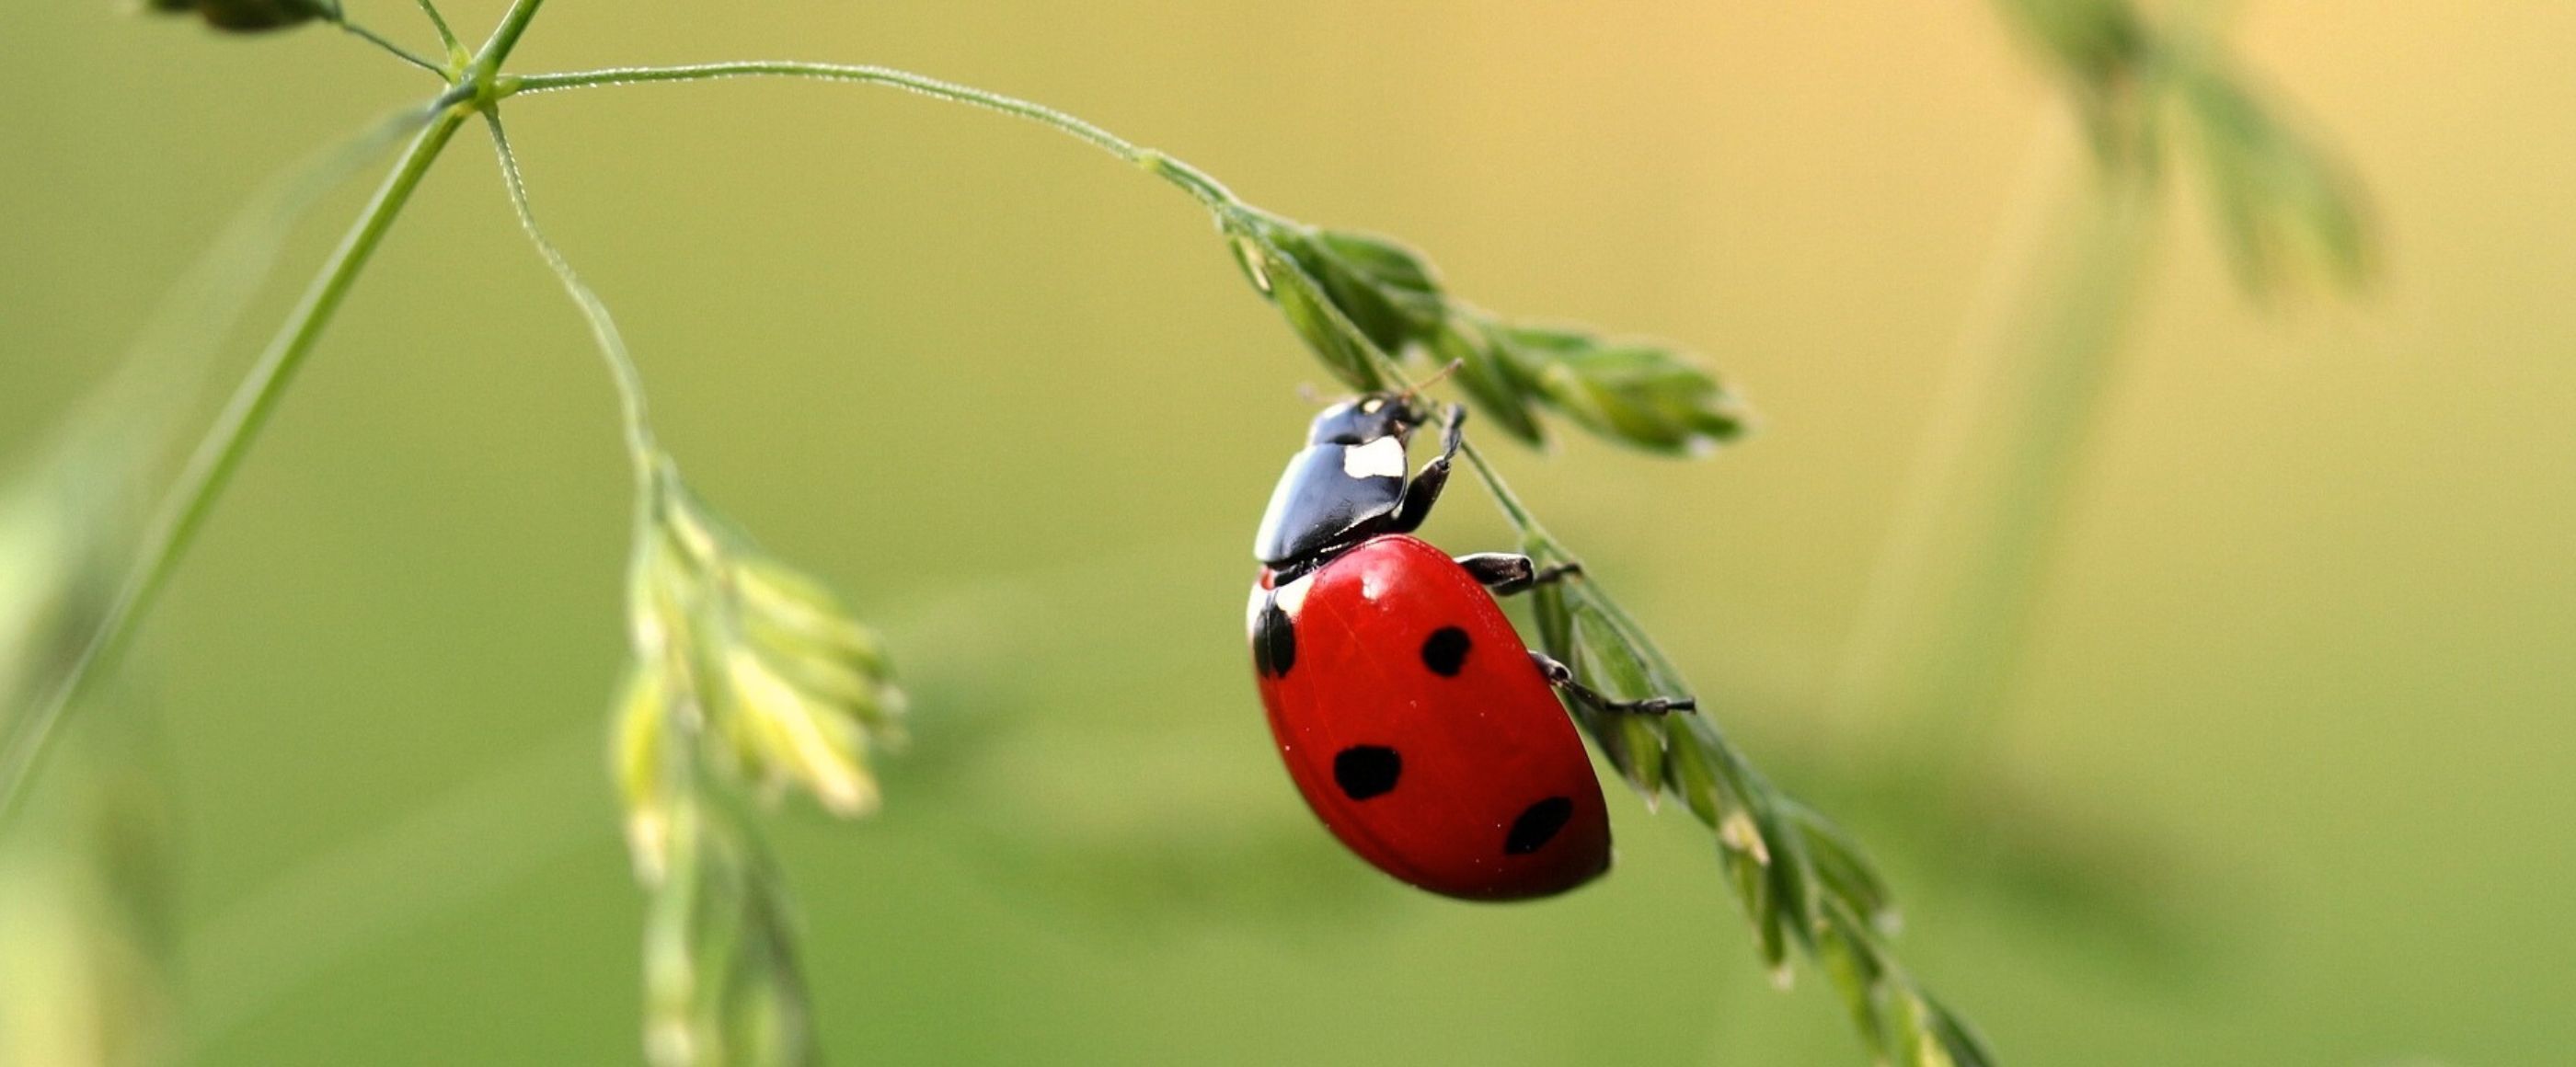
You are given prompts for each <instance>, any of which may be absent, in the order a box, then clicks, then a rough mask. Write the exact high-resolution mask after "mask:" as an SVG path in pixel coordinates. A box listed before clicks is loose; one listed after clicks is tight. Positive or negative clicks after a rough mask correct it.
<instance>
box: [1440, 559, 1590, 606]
mask: <svg viewBox="0 0 2576 1067" xmlns="http://www.w3.org/2000/svg"><path fill="white" fill-rule="evenodd" d="M1458 565H1459V566H1461V567H1464V568H1466V569H1467V573H1468V574H1471V575H1474V576H1475V578H1476V581H1477V583H1478V584H1481V585H1483V586H1484V587H1485V588H1487V589H1490V590H1492V591H1493V593H1494V595H1495V596H1498V597H1499V596H1510V595H1512V594H1514V593H1522V592H1527V591H1529V589H1530V588H1531V587H1533V586H1541V585H1546V584H1548V583H1549V582H1554V581H1560V580H1563V579H1564V578H1565V577H1566V576H1568V575H1574V574H1581V573H1583V565H1582V564H1580V563H1555V564H1550V565H1548V566H1545V567H1540V566H1537V565H1535V564H1532V563H1531V562H1530V558H1529V557H1528V556H1524V555H1520V554H1518V553H1515V552H1478V553H1475V554H1473V555H1467V556H1460V557H1458Z"/></svg>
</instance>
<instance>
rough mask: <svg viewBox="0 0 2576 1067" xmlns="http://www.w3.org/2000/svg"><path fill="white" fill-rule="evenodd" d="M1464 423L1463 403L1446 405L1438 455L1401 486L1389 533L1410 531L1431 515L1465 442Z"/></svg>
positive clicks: (1465, 416)
mask: <svg viewBox="0 0 2576 1067" xmlns="http://www.w3.org/2000/svg"><path fill="white" fill-rule="evenodd" d="M1466 424H1467V409H1466V407H1465V406H1464V405H1460V404H1451V405H1449V417H1448V418H1447V419H1446V420H1444V421H1443V422H1442V423H1441V426H1440V454H1439V455H1436V456H1433V457H1431V461H1430V462H1428V463H1425V464H1423V465H1422V473H1420V474H1416V475H1414V476H1413V481H1412V482H1411V483H1409V484H1407V485H1406V486H1405V487H1404V500H1403V501H1402V502H1400V503H1398V504H1396V506H1395V513H1394V514H1392V515H1389V516H1387V522H1386V528H1387V530H1388V531H1389V532H1392V533H1412V532H1413V531H1415V530H1417V529H1420V528H1421V527H1422V522H1423V520H1425V519H1428V518H1430V517H1431V505H1433V504H1437V503H1439V502H1440V490H1442V489H1445V488H1447V487H1448V485H1449V464H1450V462H1451V461H1452V460H1455V459H1456V458H1457V457H1458V448H1459V446H1460V445H1463V444H1465V443H1466V441H1467V437H1466V434H1465V432H1464V430H1463V427H1465V426H1466Z"/></svg>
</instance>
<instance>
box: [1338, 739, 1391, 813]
mask: <svg viewBox="0 0 2576 1067" xmlns="http://www.w3.org/2000/svg"><path fill="white" fill-rule="evenodd" d="M1403 774H1404V757H1402V756H1399V755H1396V754H1395V750H1394V749H1391V748H1387V747H1385V746H1383V745H1352V746H1351V747H1349V748H1346V749H1343V750H1342V751H1341V753H1340V754H1339V755H1336V756H1334V757H1333V783H1334V784H1336V785H1339V786H1341V787H1342V795H1343V796H1346V797H1349V798H1351V799H1353V800H1367V799H1368V798H1370V797H1374V796H1384V795H1386V794H1387V793H1389V792H1391V791H1393V790H1394V789H1395V780H1396V779H1397V778H1398V777H1400V776H1402V775H1403Z"/></svg>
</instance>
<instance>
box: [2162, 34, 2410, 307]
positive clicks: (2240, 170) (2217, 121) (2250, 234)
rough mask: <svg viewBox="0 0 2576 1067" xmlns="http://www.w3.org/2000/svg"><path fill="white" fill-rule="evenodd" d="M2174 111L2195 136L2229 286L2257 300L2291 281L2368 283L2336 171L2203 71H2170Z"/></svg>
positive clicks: (2357, 205)
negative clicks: (2177, 105) (2230, 270)
mask: <svg viewBox="0 0 2576 1067" xmlns="http://www.w3.org/2000/svg"><path fill="white" fill-rule="evenodd" d="M2175 79H2176V81H2177V82H2178V83H2179V93H2180V96H2181V99H2182V103H2183V111H2184V113H2185V114H2186V115H2188V116H2189V117H2190V118H2191V119H2192V125H2193V127H2194V128H2195V129H2196V130H2197V131H2198V132H2199V134H2200V141H2199V143H2200V159H2201V165H2202V169H2203V171H2204V172H2205V173H2206V174H2207V176H2208V181H2209V190H2210V196H2211V198H2212V199H2213V200H2214V201H2215V202H2216V203H2215V205H2214V206H2215V209H2216V211H2217V212H2218V221H2219V228H2220V232H2221V233H2222V234H2224V235H2225V237H2226V239H2227V246H2228V250H2229V252H2230V253H2231V255H2230V258H2229V262H2230V264H2231V265H2232V266H2234V268H2235V270H2236V276H2237V280H2238V282H2239V283H2240V284H2241V285H2242V286H2243V287H2244V288H2245V290H2246V291H2247V292H2249V293H2252V294H2254V295H2255V296H2257V297H2265V296H2269V295H2272V294H2273V293H2275V292H2278V291H2279V290H2281V289H2282V288H2284V287H2285V286H2286V285H2287V284H2289V283H2290V282H2291V281H2293V280H2295V279H2296V278H2297V277H2298V276H2301V275H2305V274H2318V275H2322V276H2323V279H2324V281H2325V282H2327V283H2328V284H2329V285H2331V286H2333V287H2336V288H2340V289H2346V290H2351V289H2357V288H2359V287H2360V286H2361V285H2362V284H2363V283H2364V282H2365V281H2367V280H2368V278H2369V276H2370V273H2371V269H2372V265H2373V263H2372V261H2373V258H2374V257H2373V254H2372V249H2371V243H2372V238H2371V228H2370V225H2369V222H2368V217H2367V215H2366V213H2365V211H2364V209H2363V207H2362V204H2361V191H2360V183H2359V182H2358V181H2356V180H2354V179H2353V177H2352V176H2351V174H2350V173H2349V172H2348V171H2347V170H2346V169H2345V168H2344V166H2343V164H2342V163H2341V161H2339V160H2336V159H2334V158H2333V157H2331V156H2330V155H2328V154H2327V153H2326V151H2325V150H2324V149H2323V148H2322V147H2320V146H2318V145H2317V144H2315V143H2313V142H2311V141H2309V140H2307V139H2305V138H2303V137H2300V136H2299V135H2298V134H2297V133H2296V132H2295V131H2293V130H2291V129H2290V128H2289V127H2288V126H2287V125H2285V124H2284V123H2283V122H2282V121H2281V120H2280V119H2279V118H2278V117H2277V116H2276V115H2275V114H2274V112H2273V109H2272V108H2270V107H2268V106H2266V105H2265V104H2264V103H2263V102H2262V101H2260V100H2258V99H2256V98H2255V97H2254V96H2253V95H2252V94H2251V93H2248V92H2246V91H2245V89H2244V87H2243V86H2242V85H2241V84H2240V83H2239V81H2238V79H2237V78H2236V77H2234V76H2231V75H2229V74H2228V73H2227V72H2225V71H2222V70H2219V69H2216V68H2214V67H2212V66H2210V65H2208V64H2206V63H2202V62H2192V63H2187V64H2177V73H2176V74H2175Z"/></svg>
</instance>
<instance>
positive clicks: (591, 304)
mask: <svg viewBox="0 0 2576 1067" xmlns="http://www.w3.org/2000/svg"><path fill="white" fill-rule="evenodd" d="M483 122H484V126H485V127H486V128H487V129H489V130H490V131H491V133H492V150H493V152H494V154H496V155H498V156H499V157H500V160H501V182H502V184H503V185H504V186H506V187H508V189H509V191H510V207H511V209H512V210H514V211H516V212H517V213H518V216H519V228H520V229H522V230H525V231H527V234H528V241H529V242H530V243H532V244H534V245H536V246H537V255H538V256H540V257H542V258H544V260H545V261H546V267H547V269H549V270H552V271H553V272H554V275H555V280H556V281H559V282H561V283H563V287H564V292H566V293H568V294H570V295H571V296H572V299H573V303H575V304H578V305H580V306H581V313H582V317H583V318H585V319H588V320H589V322H590V335H591V338H592V339H593V340H595V341H597V342H598V344H599V355H600V358H601V360H603V361H605V362H606V363H607V364H608V376H609V378H610V379H611V380H612V381H614V382H615V383H616V385H617V402H618V408H619V414H620V415H621V416H622V417H623V421H624V423H625V431H626V451H627V455H628V458H629V459H631V460H632V461H633V462H634V464H635V477H636V482H637V485H638V486H639V488H641V489H644V490H646V491H648V493H649V489H650V484H651V481H652V478H653V474H654V470H655V466H656V464H657V463H658V462H659V461H658V459H657V457H659V456H660V455H661V449H660V447H659V446H657V445H656V444H655V443H654V441H653V427H652V423H651V421H650V420H649V419H648V418H647V416H646V414H645V401H644V375H643V373H642V372H640V371H638V370H636V368H635V357H634V355H633V354H632V353H631V352H629V351H628V350H627V348H626V338H625V336H624V335H623V334H620V333H619V332H618V330H617V320H616V318H615V317H613V316H611V315H610V314H609V313H608V305H607V304H606V303H603V302H602V301H601V300H600V299H599V293H598V292H597V291H595V290H593V289H591V287H590V285H589V284H588V283H586V282H584V281H582V280H581V274H580V273H579V272H577V271H575V270H573V268H572V261H571V260H568V259H565V258H564V254H563V250H562V249H559V248H557V247H555V243H554V241H553V240H551V239H549V238H548V237H547V236H546V232H545V230H544V229H542V228H540V227H539V226H538V225H537V214H536V210H535V209H534V208H532V207H530V206H529V204H528V184H527V180H526V178H525V177H524V176H522V175H521V174H520V172H519V157H518V154H517V153H515V152H513V151H511V150H510V135H509V132H508V131H507V130H505V129H503V128H502V126H501V112H500V111H499V110H498V109H494V110H491V111H486V112H484V113H483Z"/></svg>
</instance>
